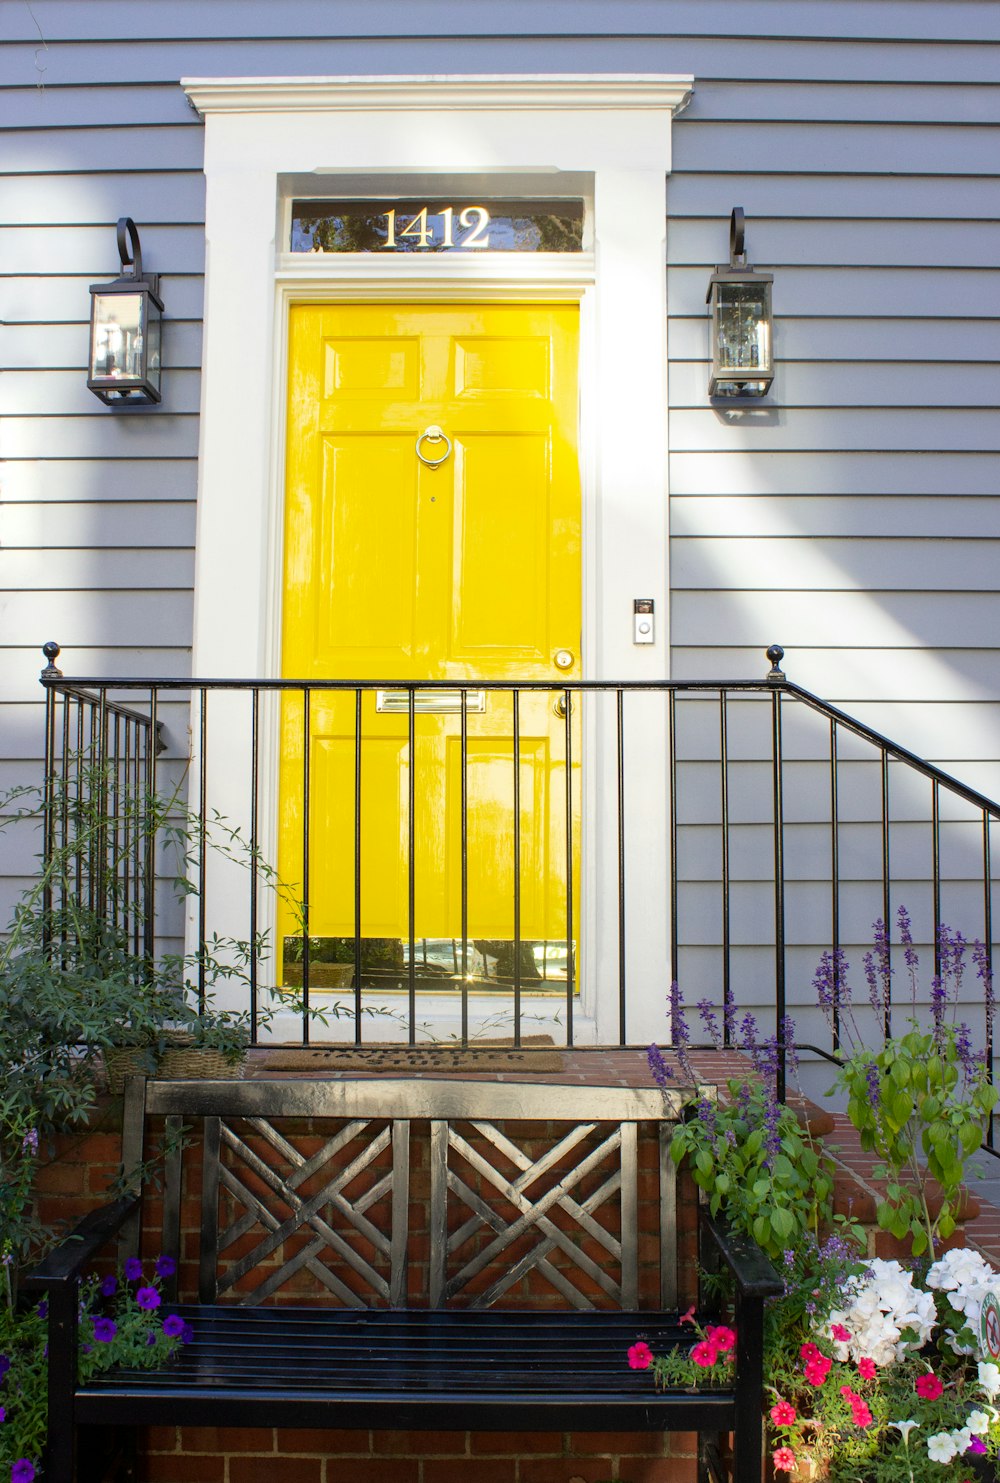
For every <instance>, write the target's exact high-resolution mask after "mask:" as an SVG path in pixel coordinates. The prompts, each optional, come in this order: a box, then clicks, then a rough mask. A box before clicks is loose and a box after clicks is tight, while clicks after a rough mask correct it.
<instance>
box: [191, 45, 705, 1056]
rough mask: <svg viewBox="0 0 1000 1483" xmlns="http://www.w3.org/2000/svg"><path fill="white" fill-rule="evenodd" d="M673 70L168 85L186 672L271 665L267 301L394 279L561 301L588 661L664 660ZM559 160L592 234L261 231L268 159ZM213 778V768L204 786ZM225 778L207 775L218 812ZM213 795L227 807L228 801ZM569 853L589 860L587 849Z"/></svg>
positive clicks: (649, 910) (653, 666)
mask: <svg viewBox="0 0 1000 1483" xmlns="http://www.w3.org/2000/svg"><path fill="white" fill-rule="evenodd" d="M692 82H693V80H692V79H691V78H690V77H677V76H645V75H628V76H617V75H607V74H589V75H583V74H581V75H572V76H490V77H478V76H477V77H458V76H454V77H380V78H362V77H356V78H207V79H206V78H200V79H190V80H186V81H185V82H184V83H183V84H182V85H183V86H184V88H185V91H186V92H187V94H188V96H189V98H190V99H191V100H192V102H193V103H194V104H195V106H196V107H197V108H198V110H199V111H200V112H201V113H202V114H203V115H204V117H205V120H206V137H205V175H206V181H207V199H206V254H207V255H206V272H205V331H204V334H205V338H204V355H203V375H202V401H201V414H202V415H201V423H200V455H199V486H198V533H197V550H196V559H195V616H194V642H193V657H192V663H193V669H194V673H195V674H196V675H202V676H213V675H225V676H236V677H243V678H251V677H254V676H259V677H267V676H275V675H277V674H278V673H279V667H278V654H279V649H278V646H277V641H276V636H277V633H278V631H279V627H280V611H279V601H278V598H279V588H280V573H281V550H280V532H281V521H280V508H281V490H282V483H283V480H282V463H283V459H282V430H283V422H284V375H285V356H286V348H285V345H284V341H283V336H284V334H285V322H286V318H287V305H288V303H289V302H290V301H291V300H292V299H294V298H327V299H337V298H341V297H344V298H347V297H350V298H375V297H380V296H382V295H386V296H388V294H389V293H392V295H393V296H405V297H414V298H416V297H421V298H423V297H426V298H432V297H434V296H435V295H437V296H441V297H444V298H455V297H458V296H459V295H460V294H461V295H467V296H469V297H475V298H487V297H492V296H494V295H496V296H497V297H534V298H540V299H542V298H553V299H555V298H559V297H566V298H573V297H575V298H579V299H580V300H581V303H582V313H583V315H584V323H583V324H582V325H581V409H582V418H581V423H582V425H581V474H582V479H583V487H584V509H585V522H586V543H585V555H584V574H583V577H584V628H585V632H584V640H585V649H584V653H585V660H586V666H587V676H588V678H611V679H665V678H667V676H668V673H669V663H668V654H669V630H668V622H667V617H668V615H667V602H666V597H667V579H668V571H667V549H668V548H667V540H668V520H667V509H668V506H667V354H666V254H665V233H666V176H667V174H668V173H669V171H670V162H671V149H670V145H671V139H670V125H671V120H672V118H673V116H674V114H675V113H676V112H678V111H679V110H680V109H681V108H683V107H684V106H685V104H686V103H687V101H688V98H689V97H690V93H691V87H692ZM558 171H566V172H575V173H581V172H583V173H586V174H589V175H590V176H591V177H592V179H593V189H594V201H593V214H594V249H593V255H592V256H591V254H589V253H588V254H583V255H576V254H574V255H572V257H571V256H570V255H553V256H552V257H549V258H547V259H546V258H543V257H541V256H539V257H534V256H532V257H531V258H528V257H525V258H523V259H517V260H512V259H511V258H510V257H509V256H508V257H507V260H506V262H498V261H497V260H496V259H490V258H488V257H486V256H485V255H484V256H483V257H481V258H478V259H476V258H471V257H462V256H459V255H458V254H456V255H454V256H447V255H446V256H443V257H440V258H437V259H435V260H434V261H429V260H427V259H423V258H419V259H415V258H396V259H393V260H392V267H391V270H390V269H389V268H388V267H387V264H386V262H385V260H384V259H379V258H372V257H370V256H367V255H361V254H359V255H350V256H348V255H342V256H341V255H335V254H331V255H329V256H325V257H323V258H320V257H318V256H317V257H316V258H311V259H310V260H309V261H308V262H305V263H292V262H289V258H288V255H287V254H286V253H284V251H283V248H284V243H283V242H281V241H280V240H279V236H278V234H279V232H280V230H281V224H282V222H283V219H284V218H283V214H282V213H281V211H280V201H281V193H282V177H283V176H291V175H296V176H299V177H301V176H302V175H304V174H307V175H313V176H314V177H315V178H316V180H317V188H318V189H322V188H324V184H325V182H324V179H323V177H327V178H329V177H335V176H336V175H337V174H340V173H343V174H350V175H353V176H358V175H371V176H373V177H377V176H378V175H380V174H386V175H388V174H392V175H394V176H399V175H400V174H406V173H408V172H412V173H414V174H419V175H422V176H426V175H427V174H429V173H441V174H461V173H477V174H483V173H489V174H492V175H494V176H495V177H496V178H497V182H498V189H499V188H502V180H503V177H504V175H508V174H509V175H515V174H516V175H522V176H523V175H524V174H525V173H527V172H534V173H536V174H537V176H538V179H539V189H540V193H544V191H545V189H546V184H545V182H546V181H547V180H548V181H551V178H552V172H558ZM327 188H332V186H327ZM586 321H589V326H588V325H587V323H586ZM167 373H168V374H169V367H168V368H167ZM650 595H652V596H655V597H656V598H657V600H658V612H657V640H658V641H657V643H656V644H655V645H650V646H643V647H639V648H637V647H636V646H635V645H634V644H633V643H632V623H631V603H632V598H633V597H636V596H650ZM665 725H666V719H665V707H663V708H662V715H660V713H659V712H655V713H654V712H652V711H651V713H650V715H649V716H648V717H647V718H646V719H645V720H644V724H643V728H642V731H641V734H639V735H637V736H636V737H635V739H634V743H633V748H632V751H631V753H630V766H631V767H632V768H634V769H637V770H638V771H639V773H640V775H642V776H643V777H644V779H645V778H646V777H647V776H648V787H646V788H645V791H644V793H643V799H642V807H641V808H639V809H637V811H636V815H635V818H634V819H633V820H630V830H631V840H632V845H633V847H634V849H635V851H636V855H637V858H639V859H646V860H647V861H648V862H649V863H648V868H647V869H646V870H644V871H643V873H642V876H641V878H637V879H630V882H629V899H630V909H631V912H632V914H633V920H634V921H636V922H645V923H647V924H648V925H647V927H646V929H645V930H644V931H643V933H642V934H641V937H639V936H637V937H636V938H635V939H634V942H633V943H632V944H631V945H630V950H629V954H630V963H629V972H630V978H631V979H632V980H633V982H635V981H637V980H640V979H641V980H643V981H647V980H648V981H649V982H650V983H651V984H655V985H656V997H655V1003H654V1001H652V1000H651V1001H650V1017H648V1018H647V1016H646V1013H645V1010H644V1009H642V1008H641V1004H640V1003H638V1002H637V1004H636V1011H635V1017H634V1021H633V1023H631V1024H630V1026H629V1031H630V1034H629V1038H630V1039H641V1038H644V1037H645V1036H646V1034H647V1033H648V1032H649V1031H650V1030H654V1029H659V1028H660V1026H661V1023H662V997H661V996H662V989H663V985H664V982H665V975H666V974H668V973H669V963H668V959H669V920H668V902H669V894H668V889H667V880H666V860H665V859H663V860H662V861H658V860H657V858H656V857H657V856H662V855H663V853H664V851H663V836H662V832H661V831H662V828H663V821H664V819H665V817H666V802H665V787H666V783H665V777H664V771H665V769H664V767H663V759H664V757H665V756H666V733H665ZM243 745H244V743H243V742H242V741H241V739H240V738H239V736H233V737H232V739H231V749H230V759H229V764H228V767H227V771H228V774H229V775H231V776H233V777H236V776H237V775H238V774H239V771H240V769H239V767H238V759H237V757H236V756H235V755H234V754H233V752H232V748H240V747H241V746H243ZM213 774H214V769H213ZM216 781H217V780H216V778H215V777H214V775H213V779H212V785H213V787H212V791H213V795H214V796H218V790H217V789H216ZM225 781H226V779H225V777H221V778H219V779H218V782H219V784H220V786H221V791H222V801H221V804H220V806H221V807H222V808H223V810H224V811H225V809H226V805H227V800H226V799H225V796H224V795H225ZM603 791H604V790H603V789H601V792H603ZM661 791H662V794H663V797H662V799H661V798H660V797H659V793H660V792H661ZM589 792H590V790H589V789H588V793H589ZM231 802H232V804H233V808H234V810H235V816H236V817H239V816H240V812H241V805H240V803H239V800H237V799H233V800H231ZM654 818H655V819H656V820H657V826H656V834H657V838H655V839H654V838H653V837H652V834H651V835H650V837H649V839H648V841H645V842H644V840H643V830H644V828H647V827H649V828H652V822H651V821H652V820H653V819H654ZM591 827H592V828H593V829H594V830H596V831H597V832H598V833H600V832H601V831H602V830H603V828H604V826H603V824H602V822H601V817H596V818H595V817H593V816H592V820H591V824H589V825H588V828H591ZM590 854H591V856H592V858H595V859H596V858H598V856H599V855H602V854H603V851H602V850H600V849H598V850H597V851H596V852H594V851H590ZM223 894H225V893H223ZM594 894H595V897H596V898H601V897H603V896H604V895H605V894H607V895H608V896H609V898H610V896H611V895H612V894H613V893H610V892H608V893H605V892H601V891H599V890H597V891H595V893H594ZM218 901H219V896H218V893H217V894H216V897H215V903H216V904H218ZM588 925H589V928H590V930H588V939H592V941H591V946H590V948H589V949H588V948H587V947H586V946H585V951H587V952H588V957H589V962H590V963H591V964H592V965H593V968H594V972H595V974H596V978H597V981H600V982H603V981H605V979H606V980H607V981H608V982H609V983H612V982H613V983H616V982H617V946H616V937H615V936H614V935H613V933H612V932H611V930H610V929H611V926H612V921H611V919H609V921H608V922H607V923H603V922H602V920H601V918H600V914H599V912H598V911H591V912H590V913H589V915H588ZM616 931H617V925H616V921H615V932H616ZM614 998H615V996H614V995H613V994H612V995H611V996H610V1002H611V1003H613V1002H614ZM602 1000H603V995H602ZM642 1002H643V1003H644V1002H645V1000H643V1001H642ZM595 1008H597V1009H598V1018H599V1020H603V1011H601V1010H600V1006H599V1005H598V1006H595ZM611 1012H612V1011H611V1010H609V1013H611ZM597 1033H598V1036H599V1038H601V1039H606V1038H610V1039H614V1038H616V1033H615V1028H614V1026H613V1025H612V1024H611V1023H610V1022H609V1023H607V1024H606V1025H603V1024H600V1023H599V1024H598V1025H597Z"/></svg>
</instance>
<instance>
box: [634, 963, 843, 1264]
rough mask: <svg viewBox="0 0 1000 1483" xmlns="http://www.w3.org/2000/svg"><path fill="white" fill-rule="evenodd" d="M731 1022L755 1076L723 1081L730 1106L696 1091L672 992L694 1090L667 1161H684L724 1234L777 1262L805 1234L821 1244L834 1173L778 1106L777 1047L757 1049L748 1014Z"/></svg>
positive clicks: (682, 1013) (709, 1019)
mask: <svg viewBox="0 0 1000 1483" xmlns="http://www.w3.org/2000/svg"><path fill="white" fill-rule="evenodd" d="M698 1012H699V1015H700V1018H701V1020H702V1023H703V1024H704V1026H705V1028H706V1030H707V1032H708V1034H709V1036H710V1038H711V1039H712V1041H713V1043H715V1044H717V1045H719V1046H721V1044H722V1041H723V1036H722V1031H721V1029H720V1026H719V1024H718V1021H717V1017H716V1014H715V1011H714V1008H713V1006H712V1005H711V1004H710V1003H708V1002H707V1001H702V1002H701V1003H700V1004H699V1005H698ZM729 1015H730V1018H731V1023H730V1029H731V1033H732V1040H733V1042H734V1043H736V1044H738V1045H739V1047H740V1048H741V1049H743V1050H744V1051H745V1052H746V1053H747V1055H748V1056H749V1057H750V1059H751V1063H752V1065H753V1071H754V1074H753V1075H750V1074H748V1075H747V1076H746V1077H739V1078H732V1079H730V1080H728V1081H727V1083H726V1096H725V1097H724V1098H722V1099H720V1100H718V1101H716V1100H715V1099H714V1098H711V1097H709V1096H707V1095H706V1094H705V1091H704V1089H703V1088H699V1087H698V1086H697V1080H698V1078H697V1075H696V1073H695V1070H694V1068H693V1066H692V1065H691V1062H690V1059H689V1055H688V1047H689V1045H690V1042H691V1033H690V1029H689V1027H688V1023H687V1014H686V1009H685V1005H684V1001H683V997H682V995H681V991H680V989H679V987H678V985H677V984H676V983H675V984H673V985H672V986H671V991H670V1023H671V1028H672V1031H673V1042H674V1047H675V1049H676V1051H677V1056H678V1060H679V1062H680V1066H681V1068H682V1071H683V1072H684V1074H685V1076H686V1078H687V1080H688V1082H689V1083H690V1089H689V1091H688V1094H687V1106H686V1115H685V1118H684V1121H683V1122H681V1123H679V1124H678V1125H677V1128H676V1129H675V1131H674V1135H673V1140H672V1142H671V1148H670V1152H671V1157H672V1158H673V1160H674V1162H675V1163H677V1164H680V1163H681V1162H682V1160H684V1159H687V1161H688V1165H689V1167H690V1170H691V1176H692V1178H693V1179H694V1181H695V1183H696V1184H697V1185H698V1187H699V1188H700V1189H703V1190H704V1191H705V1193H706V1194H707V1196H708V1204H709V1209H710V1210H711V1212H712V1214H713V1215H717V1214H719V1212H720V1211H722V1212H724V1213H725V1216H726V1218H727V1220H728V1221H729V1222H730V1224H731V1225H733V1226H734V1227H735V1228H736V1229H737V1230H740V1231H743V1232H745V1233H746V1234H747V1235H749V1236H752V1237H753V1239H754V1240H755V1241H756V1242H757V1244H758V1245H759V1246H760V1247H761V1249H762V1250H763V1251H765V1252H766V1253H767V1255H768V1256H770V1257H771V1258H772V1259H775V1258H781V1257H782V1255H783V1254H784V1252H785V1250H786V1249H787V1247H788V1246H790V1245H794V1244H795V1243H797V1242H799V1241H801V1239H802V1238H803V1237H804V1236H805V1235H806V1233H808V1232H812V1233H813V1234H814V1235H815V1234H817V1233H818V1231H819V1229H820V1226H821V1225H822V1224H824V1223H827V1224H828V1223H829V1222H830V1220H831V1219H832V1206H831V1201H832V1196H833V1174H832V1165H831V1163H830V1160H829V1158H828V1156H827V1155H826V1154H825V1153H824V1152H823V1150H822V1148H821V1147H820V1146H819V1145H818V1144H817V1143H816V1142H815V1141H814V1139H813V1137H812V1135H811V1133H810V1131H809V1127H808V1124H807V1123H806V1122H804V1121H802V1120H800V1118H799V1117H798V1116H797V1114H796V1112H795V1111H794V1109H793V1108H791V1107H789V1106H787V1105H786V1104H782V1103H780V1102H779V1101H778V1096H777V1068H778V1059H779V1053H780V1046H779V1042H778V1039H777V1037H776V1036H772V1037H770V1038H768V1039H763V1038H762V1037H761V1036H760V1033H759V1031H758V1029H757V1025H756V1022H755V1020H754V1018H753V1016H752V1015H750V1014H746V1015H744V1016H743V1018H742V1020H741V1021H740V1023H739V1025H737V1024H736V1022H735V1015H734V1012H733V1010H732V1008H731V1006H730V1009H729ZM785 1041H786V1045H787V1046H789V1047H790V1046H791V1045H792V1043H793V1036H792V1034H791V1031H790V1027H789V1026H787V1025H786V1027H785ZM649 1064H650V1067H651V1069H652V1071H653V1074H654V1076H655V1078H656V1080H657V1081H658V1083H659V1084H660V1085H661V1086H664V1087H666V1086H667V1085H668V1084H669V1083H670V1080H671V1076H670V1072H669V1069H668V1067H667V1064H666V1061H665V1059H664V1057H663V1055H662V1053H661V1052H660V1051H659V1049H658V1048H657V1047H655V1046H653V1047H650V1052H649Z"/></svg>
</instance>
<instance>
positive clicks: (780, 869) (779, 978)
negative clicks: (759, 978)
mask: <svg viewBox="0 0 1000 1483" xmlns="http://www.w3.org/2000/svg"><path fill="white" fill-rule="evenodd" d="M771 759H772V784H773V793H774V1012H775V1020H776V1024H775V1033H776V1035H777V1039H778V1048H779V1049H778V1077H777V1082H778V1084H777V1095H778V1101H779V1102H784V1100H785V1069H786V1062H787V1047H786V1046H785V821H784V811H785V805H784V772H783V767H784V755H783V752H782V744H781V692H780V691H779V690H775V691H773V693H772V695H771Z"/></svg>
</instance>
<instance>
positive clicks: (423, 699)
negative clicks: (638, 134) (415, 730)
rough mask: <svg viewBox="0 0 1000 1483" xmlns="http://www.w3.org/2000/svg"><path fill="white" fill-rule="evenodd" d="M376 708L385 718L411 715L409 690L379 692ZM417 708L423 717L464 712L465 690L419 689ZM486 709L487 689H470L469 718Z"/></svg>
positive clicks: (414, 695)
mask: <svg viewBox="0 0 1000 1483" xmlns="http://www.w3.org/2000/svg"><path fill="white" fill-rule="evenodd" d="M375 709H376V711H380V712H381V713H382V714H384V715H389V716H398V715H408V714H409V710H410V692H409V690H376V692H375ZM413 709H414V712H416V713H417V714H419V715H434V716H443V715H456V714H460V713H461V710H462V691H461V690H415V691H414V692H413ZM485 709H486V691H485V690H466V692H465V710H466V714H467V715H473V714H474V713H476V712H479V713H482V712H483V711H485Z"/></svg>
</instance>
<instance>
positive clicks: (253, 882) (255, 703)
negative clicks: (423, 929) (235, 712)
mask: <svg viewBox="0 0 1000 1483" xmlns="http://www.w3.org/2000/svg"><path fill="white" fill-rule="evenodd" d="M259 758H260V690H259V689H258V687H257V686H256V685H255V686H254V687H253V689H252V690H251V692H250V1044H251V1045H256V1044H257V1016H258V1002H257V995H258V987H257V890H258V875H259V872H258V855H259V848H258V841H259V828H258V814H257V811H258V796H257V794H258V785H259V776H258V773H259ZM275 905H276V906H277V907H279V908H280V905H281V898H280V895H279V897H278V898H277V900H276V902H275ZM275 938H276V940H275V944H274V958H275V970H276V972H280V971H281V966H282V964H283V959H284V942H283V941H282V939H281V938H280V937H278V935H277V933H275ZM275 982H278V980H277V978H276V979H275Z"/></svg>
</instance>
